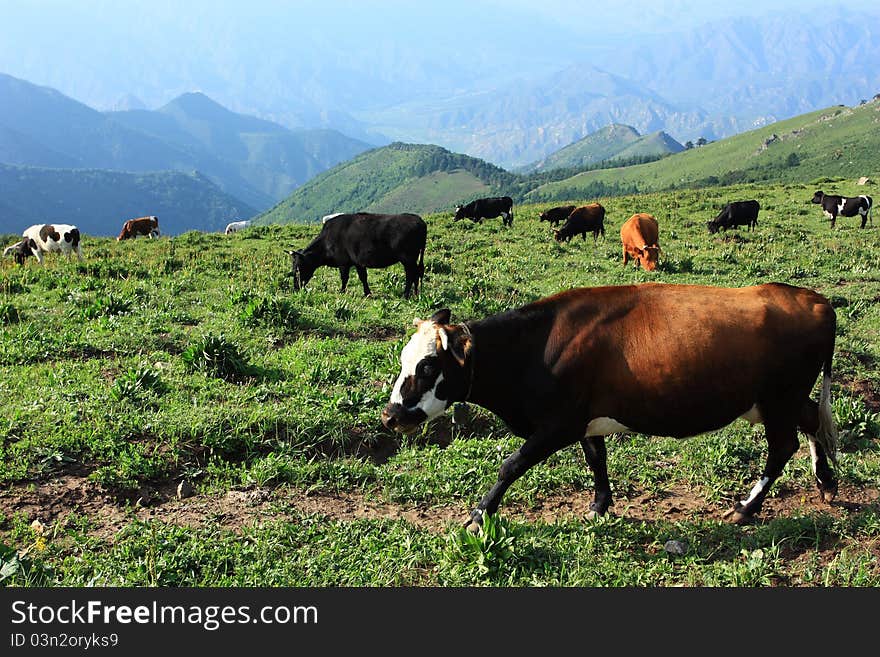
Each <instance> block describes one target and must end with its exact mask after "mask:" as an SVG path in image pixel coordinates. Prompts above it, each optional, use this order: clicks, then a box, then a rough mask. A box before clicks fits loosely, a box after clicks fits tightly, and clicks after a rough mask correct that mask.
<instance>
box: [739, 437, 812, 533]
mask: <svg viewBox="0 0 880 657" xmlns="http://www.w3.org/2000/svg"><path fill="white" fill-rule="evenodd" d="M764 429H765V431H766V433H767V464H766V465H765V466H764V472H763V473H762V474H761V478H760V479H759V480H758V483H756V484H755V485H754V487H753V488H752V490H751V491H750V492H749V496H748V497H747V498H746V499H744V500H742V501H741V502H738V503H737V504H736V506H734V508H733V510H732V511H731V512H730V516H731V522H733V523H736V524H740V523H744V522H748V521H749V520H750V519H751V518H752V516H754V515H755V514H756V513H758V511H760V510H761V505H762V504H763V503H764V498H765V497H767V493H768V491H769V490H770V486H772V485H773V482H774V481H776V480H777V479H778V478H779V475H781V474H782V469H783V468H784V467H785V464H786V463H788V461H789V459H791V457H792V456H794V453H795V452H796V451H797V449H798V439H797V423H796V422H795V421H794V420H791V419H784V420H783V419H772V420H771V419H765V420H764Z"/></svg>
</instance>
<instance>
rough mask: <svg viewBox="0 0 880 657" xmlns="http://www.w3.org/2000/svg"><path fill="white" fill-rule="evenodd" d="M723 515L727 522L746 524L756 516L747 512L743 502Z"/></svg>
mask: <svg viewBox="0 0 880 657" xmlns="http://www.w3.org/2000/svg"><path fill="white" fill-rule="evenodd" d="M723 517H724V519H725V520H727V522H729V523H731V524H733V525H746V524H748V523H750V522H752V520H754V518H755V516H754V514H751V513H746V511H745V507H744V506H743V505H742V504H737V505H736V506H735V507H733V508H732V509H731V510H730V511H728V512H727V513H725V514H724V516H723Z"/></svg>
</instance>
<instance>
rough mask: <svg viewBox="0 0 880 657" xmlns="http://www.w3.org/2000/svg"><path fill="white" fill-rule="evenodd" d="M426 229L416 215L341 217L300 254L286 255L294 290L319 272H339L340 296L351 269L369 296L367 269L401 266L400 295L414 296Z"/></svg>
mask: <svg viewBox="0 0 880 657" xmlns="http://www.w3.org/2000/svg"><path fill="white" fill-rule="evenodd" d="M427 236H428V226H427V224H425V222H424V221H423V220H422V218H421V217H420V216H418V215H416V214H409V213H404V214H371V213H367V212H358V213H354V214H342V215H339V216H338V217H335V218H334V219H333V221H328V222H327V223H325V224H324V225H323V226H322V228H321V232H320V233H319V234H318V236H317V237H316V238H315V239H314V240H312V243H311V244H309V245H308V246H307V247H306V248H305V249H303V250H302V251H288V252H287V253H288V254H289V255H290V258H291V264H292V267H293V277H294V279H293V280H294V289H297V290H299V289H300V288H302V286H304V285H305V284H306V283H308V282H309V280H310V279H311V278H312V275H313V274H314V273H315V270H316V269H317V268H318V267H321V266H323V265H327V266H329V267H339V276H340V277H341V279H342V289H341V290H340V291H341V292H345V287H346V285H348V274H349V272H350V270H351V268H352V267H354V269H355V271H356V272H357V274H358V278H360V280H361V284H362V285H363V287H364V296H367V295H369V294H370V286H369V285H368V284H367V269H368V268H370V269H384V268H385V267H390V266H391V265H393V264H395V263H397V262H399V263H401V264H402V265H403V269H404V271H405V272H406V284H405V286H404V290H403V296H404V297H407V298H409V295H410V292H411V291H412V292H413V293H415V294H418V291H419V281H420V280H421V278H422V276H424V273H425V266H424V259H425V242H426V241H427Z"/></svg>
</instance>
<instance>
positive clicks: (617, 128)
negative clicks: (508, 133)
mask: <svg viewBox="0 0 880 657" xmlns="http://www.w3.org/2000/svg"><path fill="white" fill-rule="evenodd" d="M682 150H684V146H682V145H681V144H679V143H678V142H677V141H675V140H674V139H673V138H672V137H670V136H669V135H667V134H666V133H665V132H661V131H657V132H653V133H651V134H648V135H640V134H639V132H638V130H636V129H635V128H633V127H631V126H628V125H619V124H612V125H609V126H606V127H604V128H602V129H601V130H597V131H596V132H593V133H590V134H589V135H587V136H586V137H584V138H583V139H579V140H578V141H576V142H574V143H573V144H569V145H568V146H566V147H565V148H561V149H560V150H558V151H556V152H555V153H552V154H550V155H548V156H547V157H545V158H544V159H542V160H540V161H538V162H535V163H533V164H531V165H529V166H527V167H523V168H522V169H518V170H517V171H518V172H520V173H524V174H529V173H535V172H538V171H551V170H554V169H566V168H586V167H590V165H593V164H598V163H599V162H604V161H606V160H620V159H625V160H629V159H633V158H638V157H651V156H660V155H667V154H669V153H678V152H679V151H682Z"/></svg>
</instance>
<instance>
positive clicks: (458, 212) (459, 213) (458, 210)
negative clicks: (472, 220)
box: [453, 205, 464, 221]
mask: <svg viewBox="0 0 880 657" xmlns="http://www.w3.org/2000/svg"><path fill="white" fill-rule="evenodd" d="M462 217H464V206H463V205H456V206H455V216H454V217H453V219H454V220H455V221H458V220H459V219H461V218H462Z"/></svg>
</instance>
